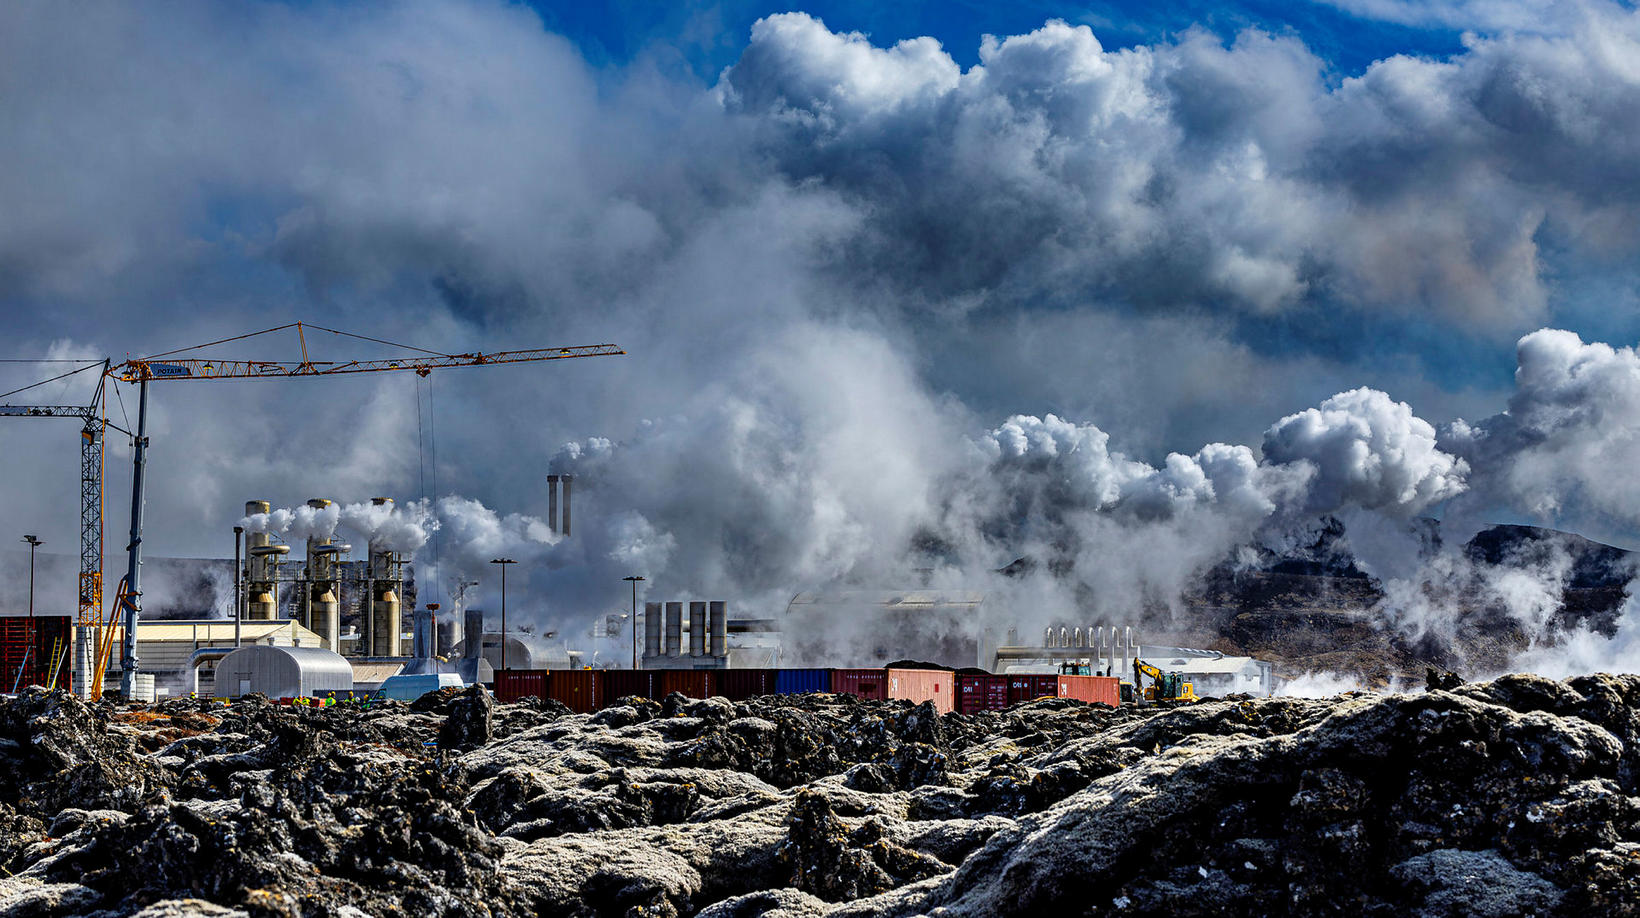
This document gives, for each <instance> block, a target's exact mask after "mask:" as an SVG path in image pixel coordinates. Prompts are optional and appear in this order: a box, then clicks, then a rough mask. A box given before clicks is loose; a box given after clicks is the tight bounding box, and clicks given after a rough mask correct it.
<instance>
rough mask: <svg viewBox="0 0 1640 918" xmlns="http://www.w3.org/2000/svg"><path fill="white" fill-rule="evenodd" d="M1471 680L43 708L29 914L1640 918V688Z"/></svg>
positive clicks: (20, 868)
mask: <svg viewBox="0 0 1640 918" xmlns="http://www.w3.org/2000/svg"><path fill="white" fill-rule="evenodd" d="M1439 681H1440V683H1441V684H1442V685H1445V686H1447V687H1446V688H1439V689H1436V690H1432V691H1429V692H1426V693H1420V694H1415V695H1350V696H1341V697H1339V698H1334V699H1328V700H1304V699H1263V700H1228V701H1220V702H1211V703H1205V704H1200V705H1194V706H1185V707H1176V708H1171V709H1161V710H1155V709H1150V710H1142V711H1140V710H1134V709H1131V708H1128V709H1121V710H1111V709H1109V708H1104V707H1096V706H1087V705H1082V704H1080V703H1077V702H1073V701H1068V700H1062V699H1053V700H1045V701H1040V702H1036V703H1033V704H1029V705H1024V706H1020V707H1017V708H1014V709H1012V710H1009V711H1007V712H1000V713H987V714H980V715H976V716H972V717H968V716H962V715H953V714H946V715H940V714H938V713H937V712H935V711H934V710H933V709H932V707H931V706H929V705H924V706H920V707H919V706H913V705H911V704H909V703H905V702H862V701H859V700H856V699H851V698H841V697H835V696H824V695H809V696H792V697H765V698H757V699H752V700H750V701H746V702H739V703H730V702H728V701H726V700H724V699H709V700H706V701H695V700H690V699H686V698H683V697H682V696H672V697H669V698H667V699H665V700H663V701H661V702H654V701H649V700H647V699H623V702H622V703H621V704H619V705H617V706H615V707H612V708H610V709H608V710H606V711H604V712H601V713H599V714H597V715H591V716H588V715H574V714H569V713H567V712H564V711H560V710H552V709H548V707H547V706H543V705H540V704H506V705H497V704H494V703H493V701H492V700H491V699H490V698H489V696H488V695H487V694H482V693H480V692H476V691H475V692H468V693H455V692H452V693H446V694H443V695H439V696H434V697H429V698H427V699H424V700H423V701H422V702H418V703H416V704H414V705H404V704H398V703H382V704H372V705H371V706H369V707H364V706H359V705H337V706H334V707H326V708H318V707H315V708H299V707H281V706H278V705H273V704H269V703H268V702H267V701H266V700H265V699H258V698H252V699H248V700H245V701H242V702H239V703H236V704H234V705H232V706H223V705H220V704H213V703H210V702H199V701H189V700H180V699H179V700H176V701H172V702H166V703H164V704H160V705H155V706H149V707H130V708H115V707H113V706H111V705H89V706H88V705H85V704H83V703H81V702H79V701H77V700H75V699H73V698H71V697H69V696H67V695H64V694H61V693H57V694H46V693H42V692H31V693H26V694H24V695H22V696H19V697H17V698H14V699H7V700H0V741H3V742H4V743H6V744H7V745H6V751H7V753H8V764H9V765H10V767H9V768H8V769H7V770H6V773H5V774H4V776H3V777H0V859H3V864H4V866H5V867H6V871H7V875H6V877H5V879H0V915H7V916H25V915H58V914H84V915H97V916H106V918H115V916H134V915H142V916H148V918H159V916H172V915H177V916H180V915H212V916H218V915H220V916H229V915H245V916H269V915H288V916H344V915H345V916H356V915H361V914H362V915H385V914H416V915H459V916H468V915H472V916H513V915H543V914H551V915H570V916H603V915H633V916H636V915H659V916H665V915H676V916H682V915H697V914H698V915H708V916H715V918H734V916H754V915H776V916H787V918H795V916H866V915H873V916H875V915H905V916H911V915H924V914H940V915H944V916H965V915H972V916H980V915H1039V914H1054V913H1068V914H1100V915H1103V914H1126V913H1131V914H1174V915H1208V914H1214V915H1217V914H1261V915H1330V914H1352V915H1363V916H1379V915H1382V916H1390V915H1397V916H1398V915H1408V914H1415V915H1518V914H1541V915H1577V916H1589V915H1624V914H1637V913H1640V745H1637V744H1640V677H1635V676H1623V677H1612V676H1589V677H1583V678H1578V679H1572V680H1569V681H1565V682H1557V681H1551V680H1546V679H1541V678H1537V677H1532V676H1510V677H1506V678H1503V679H1499V680H1497V681H1494V682H1490V683H1472V684H1462V685H1459V684H1454V683H1452V682H1451V681H1450V680H1439ZM451 747H458V748H451Z"/></svg>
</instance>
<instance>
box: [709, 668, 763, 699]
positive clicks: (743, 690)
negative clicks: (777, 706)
mask: <svg viewBox="0 0 1640 918" xmlns="http://www.w3.org/2000/svg"><path fill="white" fill-rule="evenodd" d="M712 690H713V694H716V695H722V696H723V697H725V698H727V699H729V700H730V701H744V700H746V699H747V698H755V697H757V696H758V695H773V694H774V670H772V669H718V670H713V671H712Z"/></svg>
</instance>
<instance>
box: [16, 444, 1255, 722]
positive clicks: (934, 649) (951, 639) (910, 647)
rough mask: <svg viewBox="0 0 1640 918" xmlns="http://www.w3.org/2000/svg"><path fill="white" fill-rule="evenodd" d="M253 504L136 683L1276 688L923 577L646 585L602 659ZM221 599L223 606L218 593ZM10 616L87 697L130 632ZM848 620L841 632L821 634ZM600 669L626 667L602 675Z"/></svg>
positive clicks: (397, 556)
mask: <svg viewBox="0 0 1640 918" xmlns="http://www.w3.org/2000/svg"><path fill="white" fill-rule="evenodd" d="M572 482H573V477H572V476H570V475H559V474H553V475H548V476H546V486H547V506H548V519H547V524H548V526H549V528H550V529H551V531H552V532H553V533H554V534H555V535H557V536H560V537H562V538H571V537H572V535H573V529H572V514H573V506H574V504H573V500H572V490H571V489H572ZM360 506H361V507H363V509H364V510H365V511H366V512H367V514H368V516H370V517H372V518H375V519H389V518H391V517H392V514H393V513H394V512H395V505H394V501H393V500H392V499H391V498H387V497H374V498H370V499H369V500H368V504H361V505H360ZM243 510H244V523H245V524H244V525H241V526H236V527H234V538H235V552H236V555H235V557H234V559H232V561H231V564H232V568H231V573H232V578H231V582H232V597H231V601H230V602H229V603H228V604H227V605H228V609H229V610H230V611H229V614H228V615H227V617H225V618H224V617H221V616H219V615H217V616H211V617H198V616H197V615H186V614H185V615H184V616H183V617H178V616H176V615H175V614H174V612H172V611H171V610H167V609H164V608H158V607H156V608H151V609H150V610H149V616H150V617H148V618H145V619H144V620H143V621H141V623H140V624H139V625H138V630H137V634H136V640H135V648H136V655H137V659H138V660H139V661H140V665H141V669H142V672H141V674H140V676H139V678H138V679H137V681H136V683H135V691H134V692H133V695H134V697H135V698H136V699H137V700H144V701H153V700H156V699H158V698H163V697H176V696H183V695H185V696H194V697H218V698H225V699H234V698H238V697H241V696H244V695H249V694H261V695H265V696H269V697H273V698H301V697H309V698H311V697H319V696H323V697H327V698H328V697H334V696H335V695H337V694H338V693H339V694H340V695H342V696H343V697H349V698H351V697H367V696H370V695H372V694H375V693H383V694H384V695H385V696H404V697H410V696H413V695H415V694H419V693H421V692H424V691H426V690H428V688H429V687H432V688H441V687H449V686H459V685H471V684H475V683H482V684H485V685H487V686H489V687H491V688H492V689H493V690H495V691H497V692H498V693H499V694H500V695H501V696H502V697H504V698H516V697H523V696H527V695H535V696H538V697H541V698H557V699H558V700H559V701H561V702H563V703H566V704H568V705H569V706H571V707H573V708H577V709H585V708H587V707H588V706H589V705H590V704H592V703H593V702H592V699H614V698H619V697H624V696H626V695H634V694H635V695H640V696H646V697H652V698H655V699H657V700H658V699H660V698H662V697H664V696H665V695H666V694H667V693H669V692H671V691H674V690H677V691H682V692H683V693H684V694H686V695H689V696H693V697H702V698H704V697H709V696H710V695H711V694H714V693H717V694H726V695H728V696H731V697H736V696H745V695H746V694H748V693H754V692H765V691H766V692H771V693H772V692H776V691H781V690H796V689H797V688H798V687H801V688H802V690H804V691H814V690H823V691H832V690H834V689H835V690H837V691H845V690H848V691H864V692H865V693H866V694H867V695H872V694H874V693H879V692H880V693H881V694H882V697H885V698H888V697H895V696H894V694H893V693H894V692H896V691H898V689H897V686H899V685H901V683H902V682H903V683H904V684H905V686H907V688H906V691H911V686H913V685H915V686H916V687H917V689H916V690H917V691H918V692H922V693H924V694H928V695H929V699H932V700H936V701H937V702H938V705H939V707H940V708H941V709H942V710H958V709H975V710H978V709H982V708H976V707H975V706H976V705H983V706H988V707H986V708H985V709H989V708H997V709H1000V708H1002V707H1006V706H1007V705H1008V704H1010V703H1015V702H1017V701H1019V700H1021V699H1022V698H1024V697H1026V696H1029V697H1036V695H1037V694H1047V695H1055V694H1058V693H1059V692H1060V691H1061V686H1060V684H1059V683H1058V682H1055V681H1054V680H1056V679H1060V678H1063V679H1065V680H1068V681H1066V682H1065V685H1064V687H1063V691H1064V692H1066V693H1069V694H1068V696H1080V695H1088V694H1089V693H1090V692H1092V690H1090V689H1086V688H1085V687H1083V686H1082V685H1081V684H1080V683H1079V682H1078V680H1085V679H1091V678H1097V679H1101V680H1108V686H1106V687H1103V688H1100V689H1099V690H1098V692H1096V693H1094V694H1098V695H1099V697H1108V698H1110V699H1112V700H1115V699H1118V698H1120V697H1122V692H1123V691H1126V693H1127V697H1128V699H1129V700H1130V701H1132V700H1135V699H1137V698H1142V697H1143V684H1144V683H1145V682H1146V681H1147V680H1146V678H1145V672H1144V671H1143V670H1142V669H1141V668H1140V667H1141V666H1143V667H1154V668H1155V669H1156V670H1158V671H1160V672H1161V673H1162V674H1163V675H1165V676H1168V677H1169V678H1171V679H1173V680H1174V681H1175V682H1185V683H1188V684H1189V686H1190V687H1191V691H1192V692H1193V693H1194V694H1195V695H1196V696H1198V697H1200V696H1205V695H1209V694H1211V695H1226V694H1246V695H1251V696H1264V695H1269V694H1271V693H1272V692H1273V690H1274V688H1275V672H1274V667H1273V665H1272V664H1271V663H1269V662H1266V661H1261V660H1255V659H1253V658H1251V657H1245V656H1235V655H1229V654H1225V653H1222V652H1217V651H1208V650H1197V649H1191V648H1187V647H1176V646H1167V645H1154V644H1153V645H1146V644H1143V643H1141V641H1140V639H1139V637H1137V636H1136V635H1135V631H1134V628H1133V627H1132V626H1121V625H1099V624H1076V625H1069V624H1064V625H1056V626H1047V627H1043V628H1031V629H1022V628H1020V627H1018V626H1012V625H1009V624H1008V622H1009V621H1010V620H1011V618H1012V611H1013V610H1007V609H1000V608H996V607H995V605H994V603H991V602H990V600H989V599H988V597H987V596H986V594H984V593H979V592H973V591H941V590H931V589H926V588H919V589H907V590H898V591H875V592H872V591H840V592H797V593H794V594H793V597H792V599H791V600H790V602H789V603H787V604H786V605H785V607H784V608H776V609H760V610H755V611H752V612H751V613H750V614H736V612H735V610H734V608H733V606H732V604H731V603H730V602H728V601H726V600H721V599H672V600H668V599H662V600H646V601H645V602H643V603H642V606H641V610H642V611H641V614H640V618H639V621H638V622H634V623H630V624H629V627H632V629H633V630H632V631H631V632H628V633H627V634H628V636H627V641H624V642H618V643H628V642H630V657H628V656H627V654H626V653H622V652H619V651H618V648H617V651H616V652H611V653H609V654H607V656H606V657H605V658H604V659H602V660H599V661H597V665H596V667H594V665H593V660H592V658H591V654H590V653H588V652H587V649H586V648H584V647H578V646H573V645H571V643H570V642H568V641H566V640H557V641H554V640H551V639H550V638H549V637H547V636H544V635H541V634H538V633H537V631H536V626H535V625H534V623H532V622H530V621H529V617H528V616H527V615H524V616H521V615H520V614H519V612H518V611H516V610H517V609H518V605H517V601H518V597H517V596H515V597H514V601H515V613H514V617H513V620H512V623H511V624H512V627H505V621H504V619H503V618H501V617H499V616H496V615H493V614H486V613H485V611H483V610H481V609H475V608H467V607H466V605H465V602H464V590H463V591H462V595H458V597H457V598H456V601H455V602H453V603H448V604H445V603H440V602H436V601H433V600H434V599H435V598H436V597H437V594H436V593H433V592H432V591H430V590H427V589H425V588H423V589H420V590H418V585H417V584H416V582H415V573H414V572H415V568H416V562H417V558H416V554H415V551H414V550H409V551H405V550H401V549H400V547H399V546H397V545H395V544H393V542H392V541H391V540H390V539H389V538H387V537H385V536H380V535H378V534H372V533H362V532H361V533H359V536H360V538H358V539H356V540H355V541H348V540H347V538H346V536H345V535H344V534H343V532H344V531H346V530H348V529H351V528H359V527H355V526H348V525H338V524H337V523H334V522H333V523H331V524H329V525H319V526H315V525H312V524H307V525H306V526H304V527H302V528H304V529H305V534H299V535H298V536H297V537H295V538H293V539H287V538H286V537H285V533H284V532H282V531H280V528H279V527H278V526H277V525H275V524H274V523H273V522H272V519H273V517H274V514H275V512H276V508H275V505H274V504H273V502H271V501H268V500H250V501H247V502H246V503H245V504H244V506H243ZM339 510H340V505H339V504H338V503H337V502H336V501H334V500H332V499H329V498H313V499H310V500H307V501H306V502H305V504H304V505H302V506H301V507H298V508H296V511H294V512H300V513H302V514H305V516H306V518H308V519H310V520H323V519H330V520H333V521H334V520H338V519H339ZM279 512H280V513H283V514H287V515H289V514H293V511H287V510H281V511H279ZM222 563H223V562H222V561H221V560H208V559H207V560H201V561H197V562H192V566H193V568H195V569H196V570H207V569H209V570H216V571H218V572H220V570H221V567H220V565H221V564H222ZM177 565H181V566H178V567H176V569H175V570H172V572H171V574H172V576H173V577H183V578H184V579H185V576H186V574H187V572H188V567H187V566H186V563H184V562H177ZM652 592H658V589H657V590H654V591H652ZM634 598H635V595H634ZM210 604H211V605H212V606H214V607H215V609H216V611H218V612H220V611H221V608H222V603H221V601H220V597H214V598H213V599H212V600H210ZM525 606H526V610H527V606H528V604H527V603H526V604H525ZM635 608H636V606H635ZM569 617H571V618H573V617H575V613H574V612H573V611H572V612H571V613H569ZM0 623H4V624H9V625H11V626H12V627H13V630H12V631H7V632H3V633H0V638H3V639H4V641H5V644H4V654H3V655H0V665H5V666H6V667H7V671H6V672H5V673H4V676H7V677H10V678H11V679H12V681H13V682H14V683H16V684H18V685H19V686H21V685H23V684H40V685H45V686H50V687H64V688H72V689H73V690H74V691H76V692H78V693H79V694H80V695H81V697H86V698H90V697H92V696H93V695H94V694H96V689H95V686H96V684H97V679H96V673H94V672H93V666H94V665H95V660H96V648H97V646H98V643H99V640H101V641H104V642H107V641H112V643H113V644H115V645H119V644H120V643H122V642H123V641H124V637H125V636H124V634H123V629H122V628H118V627H116V628H115V629H113V634H112V635H105V636H102V637H101V638H99V636H98V635H97V634H96V633H95V630H94V629H91V628H88V627H85V626H80V627H79V628H77V629H76V628H74V627H73V626H72V625H71V624H70V622H69V619H68V618H67V617H66V616H52V615H37V616H34V617H32V618H29V619H19V618H17V617H15V616H13V617H10V618H0ZM980 624H983V627H977V625H980ZM19 626H21V627H22V628H23V629H26V630H18V627H19ZM504 628H505V630H503V629H504ZM1022 632H1023V633H1024V634H1025V635H1026V637H1025V638H1022V637H1021V634H1022ZM71 634H72V635H74V639H73V640H70V639H69V636H70V635H71ZM836 634H847V635H848V638H847V639H846V640H837V639H835V638H834V637H828V636H830V635H836ZM65 647H68V648H70V649H69V650H68V651H67V652H65V650H64V648H65ZM907 661H912V663H913V665H914V666H915V667H918V668H927V669H928V670H929V671H945V672H949V673H951V674H952V675H949V676H948V677H946V678H944V679H942V680H933V681H927V680H924V681H921V682H919V681H916V680H911V679H909V678H904V679H902V678H901V677H899V676H893V675H888V673H891V672H892V671H894V670H895V668H896V667H899V668H903V665H904V664H905V663H906V662H907ZM116 663H117V661H116V660H115V659H114V658H113V657H112V655H110V658H109V662H108V665H107V669H106V671H105V672H104V674H103V676H104V680H105V682H109V681H111V680H113V679H115V678H117V676H118V671H117V669H116V668H115V667H116ZM622 670H624V671H626V672H628V673H633V672H644V673H649V674H651V675H652V678H647V679H640V680H638V681H631V679H630V678H629V677H628V676H619V675H616V674H617V673H618V671H622ZM878 670H880V671H882V672H883V673H885V675H883V676H882V678H880V679H877V678H871V677H860V678H856V675H857V674H858V673H868V674H869V673H871V672H874V671H878ZM670 674H676V675H675V676H674V675H670ZM849 674H855V675H849ZM1015 676H1017V677H1021V678H1023V677H1045V678H1046V679H1047V681H1045V682H1041V681H1040V680H1039V681H1038V682H1032V681H1028V680H1027V681H1022V682H1020V683H1018V686H1016V687H1015V689H1014V690H1013V691H1012V692H1011V693H1010V691H1006V690H1003V689H1001V688H995V689H992V688H986V687H985V686H989V685H992V684H993V683H994V684H995V685H998V686H1000V685H1003V684H1004V683H1005V682H1006V680H1007V679H1008V678H1010V677H1015ZM594 678H603V679H606V680H613V681H610V682H609V684H608V685H607V686H606V685H601V684H600V685H598V686H593V682H592V681H589V679H594ZM622 680H626V681H622ZM987 680H990V681H987ZM1150 681H1154V680H1150ZM925 682H926V684H924V683H925ZM1039 683H1040V684H1039ZM1103 684H1104V683H1102V685H1103ZM1135 685H1138V686H1141V687H1140V688H1138V689H1135V688H1134V686H1135ZM862 686H864V687H865V688H862ZM1181 690H1182V685H1181V686H1180V687H1177V688H1174V689H1172V691H1174V692H1178V691H1181ZM906 697H908V698H909V697H917V698H918V699H919V700H924V699H922V698H921V696H920V695H907V696H906ZM1090 697H1091V695H1090ZM600 703H601V702H600Z"/></svg>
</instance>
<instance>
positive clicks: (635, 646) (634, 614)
mask: <svg viewBox="0 0 1640 918" xmlns="http://www.w3.org/2000/svg"><path fill="white" fill-rule="evenodd" d="M621 579H622V580H625V581H628V582H630V583H631V584H632V668H633V669H637V668H638V584H639V583H641V582H643V578H642V577H637V576H633V577H622V578H621Z"/></svg>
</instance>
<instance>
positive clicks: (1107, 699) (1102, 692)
mask: <svg viewBox="0 0 1640 918" xmlns="http://www.w3.org/2000/svg"><path fill="white" fill-rule="evenodd" d="M1121 683H1122V680H1120V679H1117V678H1116V677H1114V676H1060V677H1059V697H1061V698H1075V699H1076V700H1077V701H1086V702H1087V703H1088V704H1108V705H1110V706H1111V707H1113V708H1114V707H1117V706H1119V705H1120V704H1121V701H1122V696H1121Z"/></svg>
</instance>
